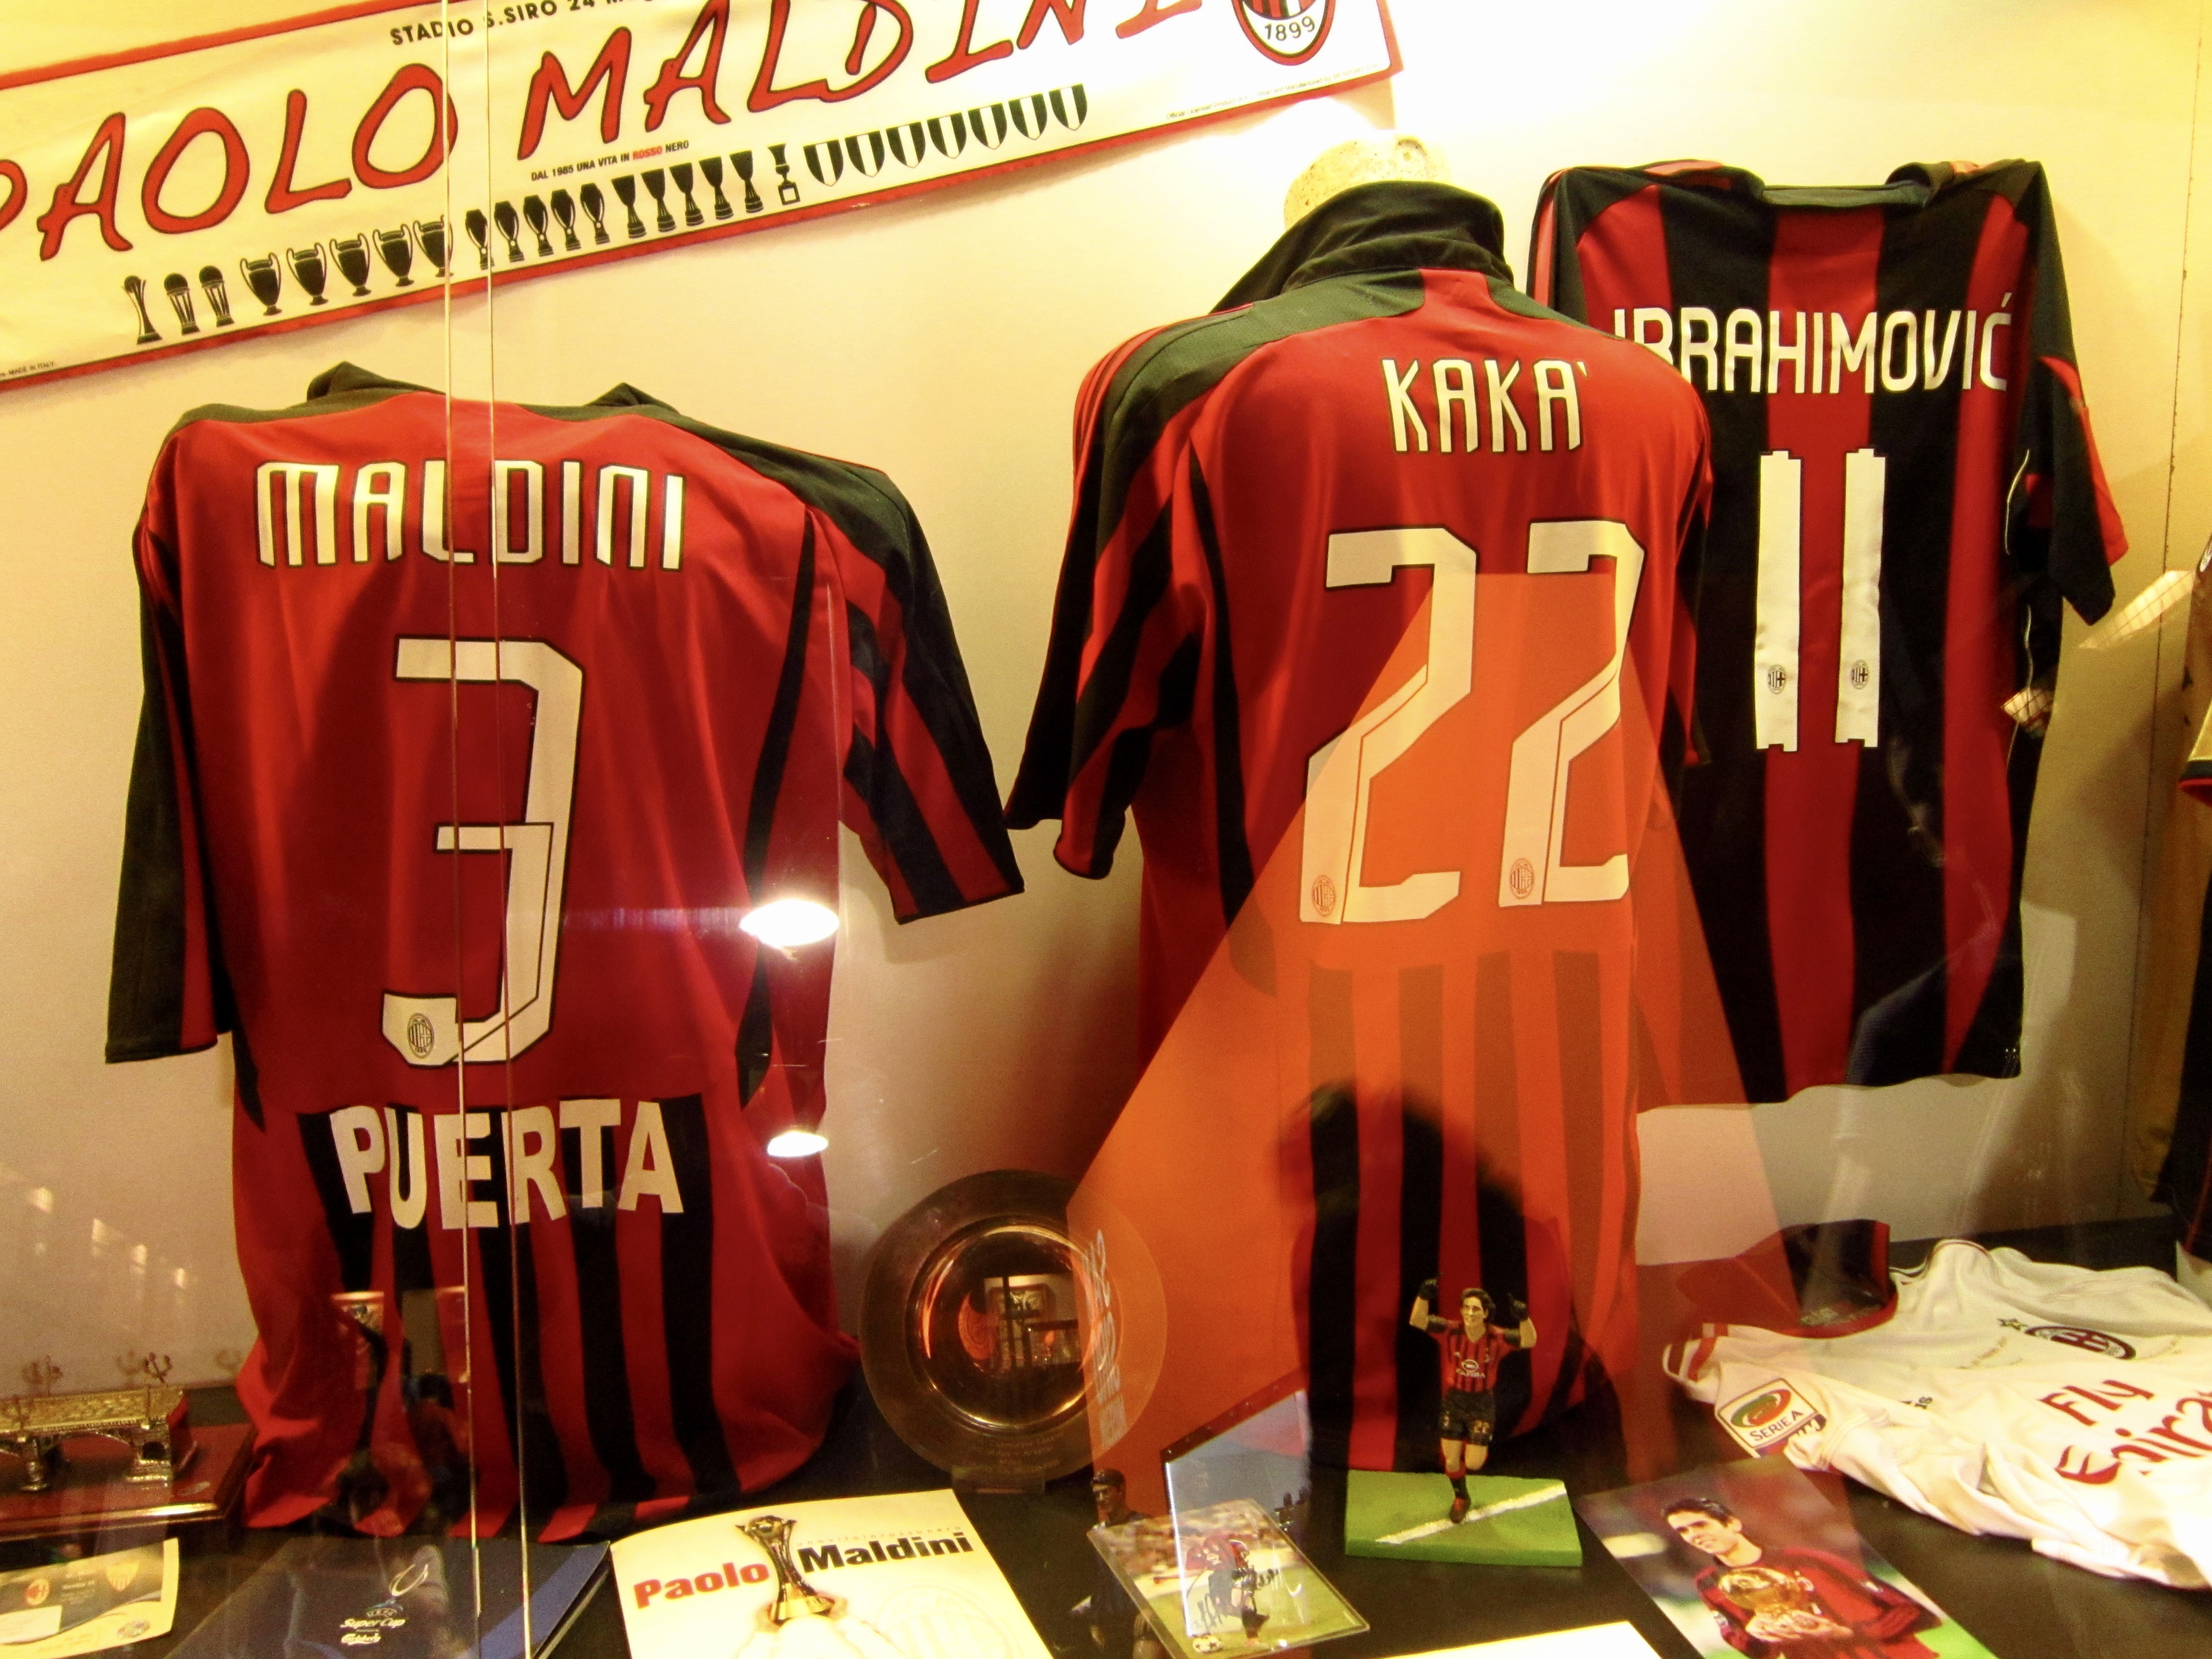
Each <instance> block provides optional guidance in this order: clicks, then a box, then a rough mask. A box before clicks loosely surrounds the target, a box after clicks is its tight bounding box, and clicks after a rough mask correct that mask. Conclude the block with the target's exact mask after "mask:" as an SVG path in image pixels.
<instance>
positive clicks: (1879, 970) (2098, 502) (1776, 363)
mask: <svg viewBox="0 0 2212 1659" xmlns="http://www.w3.org/2000/svg"><path fill="white" fill-rule="evenodd" d="M1531 268H1532V270H1533V272H1534V283H1533V284H1532V287H1533V289H1534V292H1535V294H1536V295H1537V296H1538V297H1539V298H1541V299H1543V300H1545V301H1547V303H1550V304H1553V305H1556V306H1557V307H1559V309H1560V310H1562V311H1564V312H1566V313H1569V314H1570V315H1571V316H1576V317H1581V318H1584V319H1588V320H1589V322H1591V323H1593V324H1595V325H1597V326H1599V327H1601V328H1606V329H1609V330H1610V331H1613V333H1615V334H1619V335H1623V336H1626V337H1628V338H1630V339H1632V340H1634V341H1636V342H1638V343H1639V344H1642V345H1644V346H1645V347H1647V348H1648V349H1650V351H1651V352H1652V353H1653V354H1654V355H1655V356H1657V357H1658V358H1660V359H1661V360H1662V362H1666V363H1668V364H1670V365H1672V366H1674V368H1676V369H1677V370H1678V372H1680V374H1682V376H1683V377H1684V378H1685V379H1686V380H1688V381H1689V382H1690V383H1691V384H1692V386H1696V387H1697V389H1698V391H1699V393H1700V394H1701V395H1702V396H1703V397H1704V398H1705V408H1706V412H1707V413H1708V414H1709V415H1710V416H1711V419H1712V428H1713V448H1714V464H1713V465H1714V489H1713V516H1712V528H1711V539H1710V542H1709V544H1708V557H1707V560H1706V563H1705V590H1704V593H1703V596H1702V599H1701V601H1700V606H1699V678H1698V685H1697V709H1698V720H1699V736H1700V739H1701V741H1700V749H1701V751H1702V753H1703V758H1704V759H1705V761H1706V762H1708V764H1706V765H1704V766H1700V767H1694V768H1692V769H1691V770H1690V773H1689V775H1687V776H1686V778H1685V780H1684V783H1683V799H1682V837H1683V842H1684V846H1685V849H1686V852H1687V854H1688V856H1689V858H1690V860H1691V865H1692V875H1693V878H1694V880H1695V881H1696V884H1697V888H1698V897H1699V909H1700V912H1701V914H1702V915H1703V919H1704V922H1705V933H1706V939H1707V942H1708V944H1709V945H1710V946H1711V952H1712V958H1713V963H1714V967H1715V969H1716V970H1717V973H1718V974H1719V975H1720V979H1721V986H1722V992H1723V997H1724V998H1725V1000H1726V1003H1727V1007H1728V1015H1729V1026H1730V1028H1731V1030H1732V1032H1733V1034H1734V1038H1735V1046H1736V1053H1737V1060H1738V1062H1739V1064H1740V1066H1741V1070H1742V1073H1743V1076H1744V1081H1745V1085H1746V1086H1747V1089H1748V1090H1749V1091H1751V1098H1753V1099H1754V1100H1773V1099H1778V1098H1781V1097H1784V1096H1786V1095H1789V1094H1791V1093H1794V1092H1795V1091H1797V1090H1799V1089H1802V1088H1805V1087H1807V1086H1808V1085H1814V1084H1823V1083H1837V1082H1844V1081H1850V1082H1853V1083H1870V1084H1871V1083H1894V1082H1898V1081H1901V1080H1903V1079H1907V1078H1912V1077H1918V1076H1923V1075H1927V1074H1929V1073H1947V1072H1948V1073H1980V1074H1984V1075H1989V1076H1997V1077H2008V1076H2011V1075H2013V1074H2014V1073H2016V1072H2017V1071H2018V1070H2019V1067H2020V1058H2019V1042H2020V1019H2021V952H2020V908H2019V898H2020V874H2021V860H2022V857H2023V855H2024V852H2025V848H2026V844H2027V812H2028V804H2029V799H2030V796H2031V795H2032V793H2033V789H2034V785H2035V771H2036V763H2037V759H2038V756H2039V749H2040V744H2039V740H2038V738H2039V732H2040V730H2041V714H2042V712H2043V711H2044V710H2046V709H2047V708H2048V701H2049V690H2050V687H2051V681H2052V676H2053V673H2054V670H2055V667H2056V664H2057V653H2058V641H2059V601H2060V599H2061V598H2062V597H2063V598H2064V599H2068V600H2070V601H2071V602H2072V603H2073V605H2075V608H2076V609H2077V610H2079V611H2081V614H2082V615H2083V616H2084V617H2087V618H2089V619H2090V620H2092V621H2093V620H2094V619H2095V618H2096V617H2098V616H2099V615H2100V614H2101V613H2102V612H2103V611H2104V610H2105V608H2106V606H2107V605H2109V604H2110V603H2111V599H2112V581H2111V578H2110V575H2109V574H2108V573H2107V570H2106V566H2107V565H2108V564H2109V562H2111V561H2112V560H2114V559H2117V558H2118V556H2120V554H2121V553H2122V552H2123V551H2124V550H2125V546H2126V544H2125V541H2124V537H2123V534H2122V532H2121V529H2120V526H2119V522H2118V519H2117V517H2116V516H2115V514H2114V513H2113V510H2112V502H2111V500H2110V498H2109V497H2108V495H2106V489H2105V483H2104V478H2103V475H2102V473H2101V472H2100V470H2099V466H2098V463H2097V457H2096V451H2095V448H2094V447H2093V444H2092V442H2091V439H2090V435H2089V428H2088V424H2087V415H2086V413H2085V411H2084V410H2083V407H2082V401H2081V380H2080V377H2079V375H2078V374H2077V373H2076V371H2075V365H2074V351H2073V343H2072V333H2071V329H2070V325H2069V321H2068V317H2067V308H2066V289H2065V281H2064V276H2063V271H2062V270H2061V267H2060V264H2059V256H2058V240H2057V228H2056V226H2055V225H2054V223H2053V222H2052V218H2051V198H2050V191H2049V187H2048V185H2047V184H2046V182H2045V178H2044V174H2043V169H2042V168H2041V167H2039V166H2038V165H2036V164H2035V163H2033V162H2028V161H2005V162H2000V163H1998V164H1996V165H1995V166H1993V167H1984V168H1978V169H1977V168H1974V167H1967V166H1965V165H1938V166H1933V167H1904V168H1900V169H1899V171H1898V172H1897V173H1895V174H1893V176H1892V177H1891V179H1890V181H1889V182H1888V184H1887V185H1882V186H1880V187H1875V188H1869V189H1852V190H1770V189H1768V188H1767V187H1766V186H1765V185H1763V184H1761V183H1760V181H1759V179H1756V178H1753V176H1752V175H1751V174H1749V173H1743V172H1740V171H1738V170H1735V169H1734V168H1724V167H1718V166H1716V165H1713V164H1711V163H1707V162H1675V163H1670V164H1668V165H1666V166H1662V167H1647V168H1644V169H1641V170H1620V169H1608V168H1596V167H1577V168H1575V169H1572V170H1571V171H1568V172H1565V173H1559V174H1558V175H1556V176H1555V177H1554V178H1553V179H1552V180H1551V181H1550V183H1549V184H1548V185H1547V186H1546V188H1545V191H1544V196H1543V200H1542V204H1541V207H1540V209H1539V210H1538V215H1537V221H1536V228H1535V235H1534V248H1533V251H1532V254H1531ZM2008 702H2009V704H2010V707H2011V710H2012V712H2011V713H2008ZM2015 715H2017V716H2018V723H2016V720H2015ZM2022 726H2025V727H2026V729H2025V730H2023V729H2022Z"/></svg>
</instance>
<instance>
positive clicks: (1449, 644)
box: [1298, 519, 1644, 926]
mask: <svg viewBox="0 0 2212 1659" xmlns="http://www.w3.org/2000/svg"><path fill="white" fill-rule="evenodd" d="M1595 559H1609V560H1611V561H1612V562H1613V653H1612V655H1611V656H1610V657H1609V658H1608V659H1607V661H1606V664H1605V665H1604V666H1603V667H1602V668H1601V669H1600V670H1599V671H1597V673H1596V674H1595V675H1594V676H1593V677H1592V678H1589V680H1587V681H1585V682H1583V684H1580V685H1578V686H1577V687H1576V688H1575V689H1574V690H1572V691H1571V692H1569V693H1568V694H1567V695H1566V696H1565V697H1563V698H1562V699H1560V701H1559V702H1557V703H1555V704H1554V705H1553V707H1552V708H1549V709H1547V710H1546V711H1545V713H1544V714H1541V715H1540V716H1539V717H1538V718H1537V719H1536V720H1534V721H1533V722H1531V723H1530V724H1529V726H1528V727H1527V728H1526V729H1524V730H1523V731H1522V732H1521V734H1520V735H1519V736H1518V737H1516V738H1515V739H1514V740H1513V751H1512V759H1511V763H1510V770H1509V772H1508V774H1507V781H1506V795H1505V835H1504V850H1503V851H1502V853H1501V854H1500V855H1499V859H1498V903H1499V904H1500V905H1501V906H1504V907H1508V908H1513V907H1518V906H1522V905H1530V904H1562V903H1595V902H1604V901H1606V900H1610V899H1618V898H1620V897H1621V896H1624V895H1625V894H1626V892H1627V891H1628V856H1627V854H1625V853H1616V854H1613V856H1612V857H1611V858H1609V859H1607V860H1605V861H1604V862H1603V863H1601V864H1593V865H1577V864H1568V863H1566V862H1565V860H1564V859H1563V858H1562V857H1561V849H1562V848H1563V846H1564V844H1565V829H1566V817H1567V781H1568V772H1569V769H1570V767H1571V765H1572V764H1573V763H1574V760H1575V757H1577V756H1578V755H1580V754H1582V753H1583V750H1587V749H1588V748H1589V747H1590V745H1591V744H1595V742H1597V740H1598V739H1599V738H1601V737H1603V736H1604V735H1605V734H1606V733H1607V732H1609V731H1611V730H1612V729H1613V726H1615V725H1616V724H1617V723H1618V722H1619V720H1620V669H1621V663H1622V660H1623V658H1624V657H1625V655H1626V652H1627V648H1628V627H1629V622H1630V620H1631V618H1632V617H1633V615H1634V614H1635V609H1636V592H1637V587H1638V583H1640V582H1641V581H1642V580H1643V576H1644V548H1643V546H1642V544H1640V543H1638V541H1637V539H1636V538H1635V537H1634V536H1633V535H1632V534H1631V533H1630V532H1629V529H1628V526H1626V525H1624V524H1621V523H1620V522H1619V521H1618V520H1612V519H1564V520H1548V521H1546V522H1541V523H1537V524H1532V525H1531V526H1528V574H1530V575H1532V576H1534V575H1547V574H1573V573H1578V572H1582V571H1586V570H1588V569H1589V568H1590V566H1591V562H1592V561H1593V560H1595ZM1479 566H1480V558H1479V556H1478V555H1477V554H1476V552H1475V550H1474V549H1473V548H1471V547H1469V546H1468V544H1466V543H1465V542H1463V541H1462V540H1460V538H1458V537H1456V536H1455V535H1453V534H1452V533H1451V532H1450V531H1449V530H1445V529H1443V528H1441V527H1438V526H1421V527H1418V528H1407V529H1397V530H1359V531H1346V532H1339V533H1338V534H1336V535H1333V536H1331V537H1330V538H1328V576H1327V580H1328V586H1331V587H1353V586H1371V585H1374V584H1377V583H1382V582H1388V581H1389V580H1392V579H1393V577H1394V576H1395V573H1396V572H1397V571H1398V570H1399V569H1401V568H1407V567H1426V568H1428V569H1429V570H1430V571H1431V572H1432V573H1433V574H1432V576H1431V584H1432V585H1431V589H1430V598H1429V651H1428V660H1427V661H1426V662H1425V663H1424V664H1423V665H1421V666H1420V667H1419V668H1417V669H1416V670H1414V671H1413V674H1412V676H1411V677H1410V678H1408V679H1407V681H1406V683H1405V684H1403V685H1401V686H1400V687H1399V688H1398V689H1397V690H1395V691H1393V692H1392V693H1391V694H1390V695H1389V696H1387V697H1385V698H1383V700H1382V702H1379V703H1377V704H1376V706H1375V707H1374V708H1371V709H1370V710H1369V711H1368V712H1367V713H1366V714H1363V715H1361V716H1360V717H1359V719H1358V720H1355V721H1354V722H1353V723H1352V725H1351V726H1348V727H1346V729H1345V730H1344V731H1343V732H1340V733H1339V734H1338V735H1337V736H1336V737H1334V738H1332V739H1330V740H1329V741H1328V743H1326V744H1322V747H1321V748H1320V749H1318V750H1316V751H1315V753H1314V755H1313V757H1312V758H1311V759H1310V761H1308V763H1307V764H1306V806H1305V828H1304V846H1303V848H1302V852H1303V858H1302V860H1301V881H1300V884H1299V893H1298V915H1299V917H1300V919H1301V920H1303V921H1315V922H1322V923H1325V924H1328V925H1331V926H1334V925H1338V924H1340V923H1344V922H1373V921H1419V920H1420V919H1421V918H1423V917H1424V916H1430V915H1435V914H1436V913H1437V911H1438V910H1440V909H1442V908H1443V907H1444V906H1445V905H1447V904H1449V903H1450V902H1451V901H1452V900H1453V899H1455V898H1456V897H1458V896H1459V890H1460V872H1458V871H1456V870H1424V871H1419V872H1415V873H1414V874H1413V875H1410V876H1407V878H1405V879H1404V880H1402V881H1397V882H1389V883H1383V884H1372V885H1370V884H1368V883H1367V882H1366V881H1365V880H1364V877H1363V875H1362V873H1361V872H1362V870H1363V868H1364V865H1365V862H1366V851H1367V839H1368V831H1369V828H1370V820H1369V804H1370V799H1371V797H1372V793H1373V789H1374V785H1375V780H1376V777H1378V776H1379V775H1381V774H1382V772H1383V769H1385V768H1387V767H1389V765H1390V764H1391V763H1393V762H1395V761H1396V760H1397V759H1399V758H1400V757H1401V756H1403V755H1404V754H1405V753H1406V751H1407V750H1409V749H1411V748H1412V747H1413V744H1415V743H1416V742H1417V741H1418V740H1419V738H1420V737H1421V735H1422V734H1423V733H1424V732H1426V731H1427V730H1428V729H1429V728H1430V727H1431V726H1434V725H1435V724H1436V722H1437V720H1439V719H1441V718H1442V717H1443V715H1444V714H1445V713H1446V712H1447V711H1449V709H1450V708H1452V707H1453V706H1454V705H1455V704H1456V703H1458V702H1460V701H1461V700H1462V698H1464V697H1465V696H1467V695H1468V690H1470V689H1471V687H1472V686H1473V684H1474V605H1475V586H1476V577H1477V574H1478V568H1479Z"/></svg>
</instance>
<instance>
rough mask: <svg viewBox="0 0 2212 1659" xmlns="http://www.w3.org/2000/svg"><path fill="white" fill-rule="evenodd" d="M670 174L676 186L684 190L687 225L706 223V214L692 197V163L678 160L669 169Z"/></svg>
mask: <svg viewBox="0 0 2212 1659" xmlns="http://www.w3.org/2000/svg"><path fill="white" fill-rule="evenodd" d="M668 176H669V177H670V178H671V179H674V180H675V181H676V188H677V189H678V190H679V191H683V192H684V223H685V224H687V225H703V224H705V223H706V222H707V216H706V214H705V213H703V212H702V211H701V210H700V207H699V204H698V203H696V202H695V201H693V200H692V199H691V164H690V162H689V161H678V163H677V164H676V165H675V166H674V167H671V168H669V169H668Z"/></svg>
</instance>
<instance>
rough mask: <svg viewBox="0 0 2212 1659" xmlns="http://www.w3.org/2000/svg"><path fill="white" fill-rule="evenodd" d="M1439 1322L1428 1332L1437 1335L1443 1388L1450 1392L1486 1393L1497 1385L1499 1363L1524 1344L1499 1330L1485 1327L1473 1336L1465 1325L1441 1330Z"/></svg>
mask: <svg viewBox="0 0 2212 1659" xmlns="http://www.w3.org/2000/svg"><path fill="white" fill-rule="evenodd" d="M1438 1323H1439V1322H1438V1321H1436V1320H1431V1321H1430V1322H1429V1334H1431V1335H1432V1336H1435V1337H1437V1340H1438V1342H1439V1345H1440V1346H1441V1348H1442V1353H1441V1356H1440V1357H1441V1358H1442V1360H1443V1385H1444V1391H1445V1392H1446V1393H1447V1394H1449V1393H1452V1392H1455V1391H1456V1392H1458V1393H1460V1394H1487V1393H1489V1392H1490V1391H1491V1389H1494V1388H1495V1387H1497V1386H1498V1361H1499V1360H1501V1359H1503V1358H1505V1356H1506V1355H1507V1354H1509V1353H1511V1352H1513V1350H1514V1349H1516V1348H1517V1347H1519V1346H1521V1345H1520V1343H1519V1342H1518V1341H1513V1340H1507V1339H1506V1338H1504V1337H1502V1336H1500V1335H1498V1333H1497V1332H1496V1331H1493V1330H1489V1329H1485V1330H1484V1331H1483V1333H1482V1334H1481V1335H1480V1336H1475V1337H1470V1336H1468V1334H1467V1331H1466V1328H1464V1327H1462V1326H1459V1325H1449V1326H1445V1327H1444V1328H1443V1330H1441V1331H1439V1330H1438V1329H1437V1325H1438Z"/></svg>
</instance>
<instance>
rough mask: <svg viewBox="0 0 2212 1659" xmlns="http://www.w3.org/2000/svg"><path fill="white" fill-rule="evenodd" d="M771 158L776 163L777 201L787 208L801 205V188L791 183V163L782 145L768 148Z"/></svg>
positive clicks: (772, 145) (773, 145) (771, 145)
mask: <svg viewBox="0 0 2212 1659" xmlns="http://www.w3.org/2000/svg"><path fill="white" fill-rule="evenodd" d="M768 153H769V159H770V160H771V161H774V162H775V179H776V185H775V199H776V200H777V201H779V202H781V203H782V204H783V205H784V206H786V207H797V206H798V205H799V186H798V185H794V184H793V183H792V182H791V161H790V159H789V158H788V157H787V156H786V155H784V153H783V146H782V145H781V144H770V145H769V147H768Z"/></svg>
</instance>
